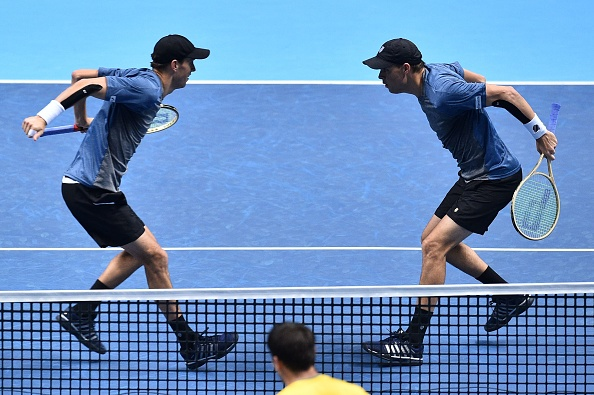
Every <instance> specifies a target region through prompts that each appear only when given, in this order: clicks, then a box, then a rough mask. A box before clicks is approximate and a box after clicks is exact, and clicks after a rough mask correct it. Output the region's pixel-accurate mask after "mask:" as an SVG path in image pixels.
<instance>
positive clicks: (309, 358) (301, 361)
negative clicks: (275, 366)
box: [268, 322, 316, 372]
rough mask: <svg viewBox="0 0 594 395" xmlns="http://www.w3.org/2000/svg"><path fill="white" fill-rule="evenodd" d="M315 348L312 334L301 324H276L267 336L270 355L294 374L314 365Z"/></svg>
mask: <svg viewBox="0 0 594 395" xmlns="http://www.w3.org/2000/svg"><path fill="white" fill-rule="evenodd" d="M315 346H316V345H315V338H314V334H313V332H312V331H311V330H310V329H309V328H308V327H306V326H305V325H303V324H296V323H293V322H285V323H282V324H277V325H275V326H274V327H273V328H272V330H271V331H270V333H269V334H268V348H269V349H270V352H271V353H272V355H273V356H275V357H277V358H278V359H279V360H281V361H282V363H283V364H284V365H285V366H287V367H288V368H289V369H290V370H292V371H294V372H303V371H306V370H308V369H309V368H310V367H312V366H313V365H314V363H315V359H316V350H315Z"/></svg>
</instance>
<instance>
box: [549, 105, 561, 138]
mask: <svg viewBox="0 0 594 395" xmlns="http://www.w3.org/2000/svg"><path fill="white" fill-rule="evenodd" d="M560 108H561V106H560V105H559V104H558V103H553V104H551V116H550V117H549V127H548V129H549V132H551V133H555V130H556V129H557V116H558V115H559V109H560Z"/></svg>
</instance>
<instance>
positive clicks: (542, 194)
mask: <svg viewBox="0 0 594 395" xmlns="http://www.w3.org/2000/svg"><path fill="white" fill-rule="evenodd" d="M511 203H512V204H511V217H512V223H513V225H514V228H516V231H518V233H519V234H520V235H522V236H523V237H525V238H527V239H528V240H542V239H544V238H545V237H547V236H549V235H550V234H551V232H552V231H553V229H555V226H556V225H557V221H558V219H559V212H560V211H561V201H560V199H559V192H558V191H557V187H556V186H555V182H554V181H553V179H552V178H551V177H549V176H548V175H547V174H544V173H541V172H534V173H533V174H531V175H530V176H528V177H526V179H524V180H523V181H522V183H521V184H520V185H519V186H518V188H517V189H516V191H515V193H514V196H513V197H512V202H511Z"/></svg>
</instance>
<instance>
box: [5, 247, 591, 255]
mask: <svg viewBox="0 0 594 395" xmlns="http://www.w3.org/2000/svg"><path fill="white" fill-rule="evenodd" d="M163 249H164V250H166V251H421V247H377V246H376V247H373V246H369V247H353V246H351V247H315V246H314V247H288V246H285V247H163ZM473 250H475V251H488V252H588V253H590V252H594V248H513V247H512V248H497V247H476V248H473ZM11 251H121V248H114V247H110V248H99V247H2V248H0V252H11Z"/></svg>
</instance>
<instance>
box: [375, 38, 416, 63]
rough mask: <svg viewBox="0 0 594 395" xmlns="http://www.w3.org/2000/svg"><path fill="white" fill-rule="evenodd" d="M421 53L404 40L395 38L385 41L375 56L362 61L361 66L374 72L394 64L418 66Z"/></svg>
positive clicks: (411, 43)
mask: <svg viewBox="0 0 594 395" xmlns="http://www.w3.org/2000/svg"><path fill="white" fill-rule="evenodd" d="M422 56H423V55H421V51H419V48H417V46H416V45H415V44H414V43H413V42H412V41H410V40H407V39H406V38H395V39H392V40H390V41H386V42H385V43H384V45H382V47H381V48H380V49H379V51H378V52H377V55H375V56H374V57H373V58H369V59H367V60H364V61H363V64H365V65H367V66H369V67H371V68H372V69H375V70H380V69H385V68H388V67H390V66H394V65H395V64H404V63H409V64H411V65H415V64H419V63H421V62H422V61H423V59H422Z"/></svg>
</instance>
